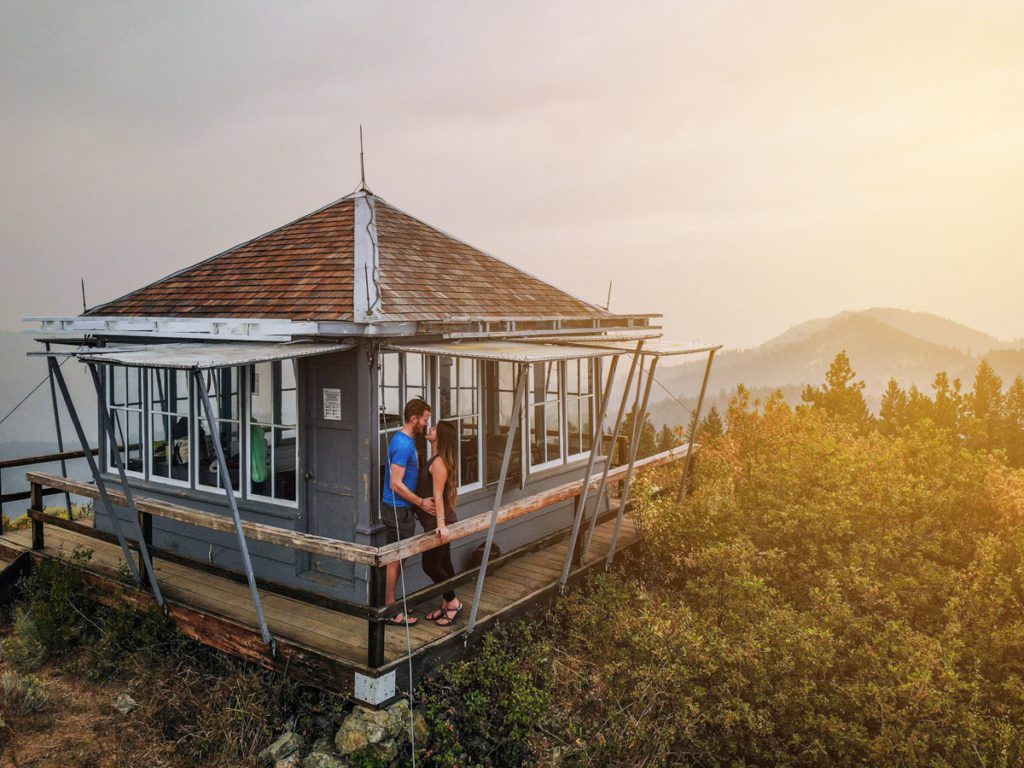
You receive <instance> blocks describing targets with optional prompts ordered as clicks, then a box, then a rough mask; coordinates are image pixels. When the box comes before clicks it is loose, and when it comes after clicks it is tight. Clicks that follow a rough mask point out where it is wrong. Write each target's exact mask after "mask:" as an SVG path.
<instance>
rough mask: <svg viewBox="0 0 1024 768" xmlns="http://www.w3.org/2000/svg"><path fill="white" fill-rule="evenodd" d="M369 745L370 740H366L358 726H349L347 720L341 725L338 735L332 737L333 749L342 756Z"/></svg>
mask: <svg viewBox="0 0 1024 768" xmlns="http://www.w3.org/2000/svg"><path fill="white" fill-rule="evenodd" d="M369 744H370V740H369V739H368V738H366V734H365V733H364V732H363V731H362V730H361V729H360V728H359V727H358V726H355V725H350V721H349V720H346V721H345V722H344V723H342V724H341V728H339V729H338V733H337V735H336V736H335V737H334V747H335V749H337V750H338V754H340V755H342V756H347V755H351V754H352V753H353V752H358V751H359V750H360V749H365V748H366V747H367V746H369Z"/></svg>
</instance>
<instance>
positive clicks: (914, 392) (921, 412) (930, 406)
mask: <svg viewBox="0 0 1024 768" xmlns="http://www.w3.org/2000/svg"><path fill="white" fill-rule="evenodd" d="M934 411H935V404H934V403H933V402H932V401H931V399H930V398H929V397H928V395H926V394H925V393H924V392H922V391H921V390H920V389H918V388H917V385H916V384H911V385H910V392H908V393H907V424H911V425H913V424H917V423H918V422H919V421H921V420H922V419H930V418H932V417H933V416H934Z"/></svg>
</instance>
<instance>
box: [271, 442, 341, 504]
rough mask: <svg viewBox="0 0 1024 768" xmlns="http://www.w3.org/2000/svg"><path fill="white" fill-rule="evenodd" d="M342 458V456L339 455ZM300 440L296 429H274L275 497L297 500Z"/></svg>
mask: <svg viewBox="0 0 1024 768" xmlns="http://www.w3.org/2000/svg"><path fill="white" fill-rule="evenodd" d="M339 460H340V457H339ZM297 466H298V442H297V440H296V432H295V430H294V429H282V428H277V429H275V430H274V498H276V499H287V500H288V501H295V500H296V498H298V497H297V496H296V495H295V485H296V483H295V478H296V476H297V475H296V468H297Z"/></svg>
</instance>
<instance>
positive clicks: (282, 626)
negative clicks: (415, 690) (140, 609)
mask: <svg viewBox="0 0 1024 768" xmlns="http://www.w3.org/2000/svg"><path fill="white" fill-rule="evenodd" d="M614 524H615V521H614V520H609V521H606V522H604V523H602V524H601V525H599V526H598V527H597V529H596V530H595V533H594V539H593V542H592V545H591V549H590V552H589V553H588V554H587V558H586V562H587V563H588V564H589V563H595V564H596V563H599V562H600V561H602V560H603V559H604V558H605V557H606V556H607V552H608V548H609V546H610V542H611V536H612V531H613V529H614ZM636 536H637V532H636V527H635V525H634V523H633V521H632V520H631V519H630V518H629V517H627V518H626V519H625V520H624V521H623V526H622V532H621V534H620V539H619V547H620V549H621V548H625V547H627V546H629V545H630V544H631V543H632V542H633V541H635V539H636ZM45 538H46V548H45V550H44V552H45V553H46V554H47V555H49V556H54V557H55V556H58V554H59V553H61V552H63V556H64V557H68V556H70V554H71V553H72V552H73V551H74V549H75V548H76V547H77V546H81V547H84V548H85V549H89V550H92V553H93V554H92V558H91V560H90V562H89V563H88V566H87V567H88V569H89V570H91V571H93V572H95V573H98V574H100V575H103V576H106V577H108V578H115V579H116V578H117V577H118V575H119V574H123V572H124V567H123V563H124V558H123V557H122V553H121V549H120V547H119V546H117V545H116V544H111V543H108V542H105V541H100V540H97V539H92V538H89V537H87V536H85V535H82V534H80V533H76V532H72V531H67V530H64V529H61V528H57V527H55V526H46V529H45ZM0 545H3V546H4V547H5V549H6V550H7V551H17V550H23V549H28V548H30V546H31V531H30V530H29V529H24V530H20V531H8V532H6V533H4V534H3V535H2V536H0ZM567 551H568V542H567V540H564V539H563V540H562V541H559V542H556V543H554V544H552V545H551V546H550V547H547V548H545V549H540V550H537V551H535V552H529V553H526V554H523V555H522V556H520V557H518V558H516V559H514V560H511V561H510V562H508V563H505V564H503V565H500V566H498V567H495V568H494V569H493V570H491V571H489V572H488V575H487V578H486V579H485V581H484V589H483V593H482V595H481V598H480V609H479V613H478V620H479V621H486V620H488V619H490V618H491V617H493V616H500V615H501V614H502V613H503V612H504V611H506V610H509V609H510V608H513V607H515V606H518V605H521V604H522V603H523V601H524V600H525V599H526V598H529V597H530V596H531V595H536V594H538V593H541V592H543V591H545V590H548V593H550V589H549V588H550V587H551V586H552V585H554V584H555V583H557V581H558V579H559V577H560V575H561V572H562V566H563V563H564V562H565V555H566V552H567ZM133 554H134V553H133ZM154 567H155V569H156V575H157V580H158V582H159V584H160V586H161V589H162V591H163V592H164V594H165V595H166V596H167V598H168V600H170V601H172V602H173V603H177V604H179V605H182V606H185V607H187V608H190V609H193V610H198V611H200V612H205V613H208V614H209V615H210V616H216V617H221V618H224V619H228V620H232V621H235V622H238V623H239V624H242V625H245V626H247V627H255V622H256V611H255V608H254V606H253V604H252V599H251V596H250V594H249V589H248V586H247V585H246V584H244V583H241V582H238V581H235V580H232V579H227V578H224V577H222V576H217V575H215V574H210V573H207V572H202V571H197V570H195V569H192V568H189V567H188V566H187V565H183V564H180V563H176V562H170V561H167V560H163V559H161V558H159V557H157V558H155V559H154ZM474 587H475V580H471V581H469V582H467V583H466V584H462V585H460V586H459V587H458V588H457V590H456V591H457V593H458V595H459V598H460V599H461V600H462V601H463V603H464V604H465V605H466V609H465V611H464V613H463V615H462V617H461V618H460V620H459V621H458V622H456V624H455V625H454V626H453V627H451V628H448V627H438V626H437V625H436V624H434V623H433V622H428V621H426V620H425V618H424V617H425V615H426V614H427V613H429V612H430V611H431V610H433V608H435V607H436V606H437V604H438V602H439V598H437V597H434V598H431V599H429V600H425V601H418V602H413V603H411V604H410V608H413V609H414V611H415V614H414V615H418V617H419V622H418V623H417V624H416V625H414V626H412V627H410V628H409V633H408V638H407V635H406V632H405V630H404V628H402V627H388V628H387V631H386V633H385V654H384V658H385V663H386V664H394V663H395V662H398V661H401V660H403V659H404V658H405V657H406V656H408V655H409V654H410V651H411V652H412V654H414V655H416V654H418V653H420V652H421V651H423V650H424V649H425V648H428V647H435V646H437V644H438V643H440V642H445V641H446V640H451V639H452V637H453V636H454V635H460V634H462V633H463V632H464V631H465V627H466V618H467V617H468V616H469V613H470V611H471V609H472V595H473V590H474ZM260 599H261V603H262V605H263V609H264V613H265V615H266V618H267V625H268V627H269V629H270V631H271V633H272V634H273V635H274V636H275V637H278V638H281V639H283V640H288V641H291V642H293V643H296V644H298V645H299V646H303V647H306V648H310V649H313V650H314V651H315V652H317V653H320V654H323V655H324V656H326V657H328V658H330V659H333V660H335V661H336V662H338V663H341V664H342V665H343V666H344V665H348V666H349V667H350V668H353V667H354V668H360V667H363V666H365V664H366V642H367V623H366V621H365V620H364V619H360V618H358V617H355V616H351V615H348V614H345V613H341V612H339V611H335V610H331V609H329V608H325V607H322V606H319V605H314V604H311V603H306V602H303V601H302V600H300V599H297V598H294V597H288V596H285V595H279V594H275V593H271V592H267V591H263V590H261V591H260ZM410 645H411V647H410Z"/></svg>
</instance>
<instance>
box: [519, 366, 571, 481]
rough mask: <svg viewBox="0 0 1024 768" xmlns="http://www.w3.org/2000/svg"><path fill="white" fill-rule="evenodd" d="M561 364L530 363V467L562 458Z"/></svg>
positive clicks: (528, 397)
mask: <svg viewBox="0 0 1024 768" xmlns="http://www.w3.org/2000/svg"><path fill="white" fill-rule="evenodd" d="M561 370H562V369H561V365H560V364H559V363H557V362H554V363H533V364H532V365H530V381H529V384H528V392H527V399H528V409H527V412H528V414H529V416H528V418H529V442H530V467H531V468H532V469H537V468H541V467H546V466H550V465H553V464H555V463H557V462H560V461H561V460H562V458H563V453H562V448H563V440H562V434H563V427H562V376H561Z"/></svg>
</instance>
